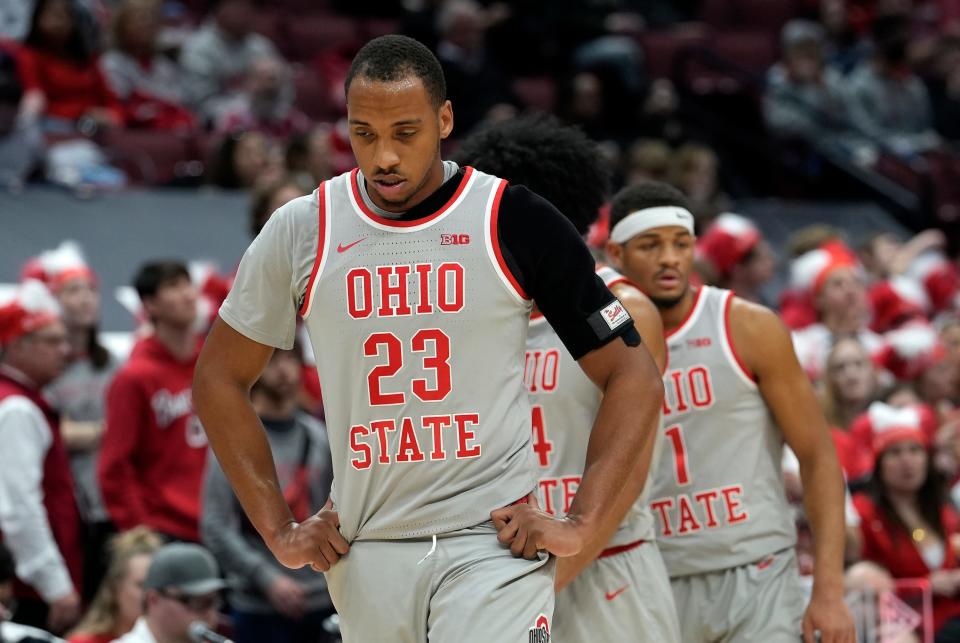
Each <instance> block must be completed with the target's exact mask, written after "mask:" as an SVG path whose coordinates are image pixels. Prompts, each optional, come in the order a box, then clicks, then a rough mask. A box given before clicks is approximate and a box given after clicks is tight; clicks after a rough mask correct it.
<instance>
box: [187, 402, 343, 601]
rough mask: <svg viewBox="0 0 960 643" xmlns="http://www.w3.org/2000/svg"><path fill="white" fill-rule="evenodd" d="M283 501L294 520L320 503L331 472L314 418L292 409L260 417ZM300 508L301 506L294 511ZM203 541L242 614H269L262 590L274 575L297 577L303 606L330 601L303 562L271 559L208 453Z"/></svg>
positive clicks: (323, 437)
mask: <svg viewBox="0 0 960 643" xmlns="http://www.w3.org/2000/svg"><path fill="white" fill-rule="evenodd" d="M263 425H264V427H265V428H266V429H267V439H268V440H269V441H270V450H271V451H272V452H273V461H274V464H275V465H276V467H277V477H278V479H279V481H280V487H281V488H282V489H283V492H284V497H285V498H286V500H287V503H288V504H289V505H291V507H292V508H293V509H294V512H295V514H299V515H297V517H298V518H299V519H301V520H302V519H305V518H307V517H308V516H309V515H310V514H312V513H313V512H315V511H317V510H318V509H319V508H320V507H322V506H323V503H325V502H326V501H327V498H328V497H329V495H330V482H331V480H332V478H333V473H332V471H331V468H330V446H329V444H328V443H327V434H326V429H325V428H324V426H323V423H322V422H320V421H319V420H317V419H315V418H313V417H311V416H309V415H307V414H306V413H297V414H296V416H295V417H291V418H289V419H287V420H263ZM298 510H303V511H298ZM200 534H201V536H202V537H203V544H204V545H206V546H207V548H208V549H210V551H211V552H213V554H214V556H216V557H217V561H218V562H219V563H220V567H221V569H223V572H224V574H225V575H226V577H227V581H228V582H229V583H230V587H231V589H232V590H233V592H232V593H231V594H230V602H231V604H232V605H233V606H234V607H235V608H237V609H238V610H241V611H243V612H247V613H254V614H272V613H275V612H276V610H275V608H274V607H273V606H272V605H271V603H270V601H269V599H268V598H267V590H268V588H269V587H270V585H271V583H273V581H274V580H276V578H277V577H278V576H281V575H284V576H288V577H289V578H291V579H292V580H295V581H297V583H298V584H300V586H301V587H302V588H303V589H304V591H305V594H306V600H305V606H306V609H307V611H308V612H309V611H313V610H319V609H324V608H328V607H329V606H330V597H329V595H327V583H326V580H325V578H324V576H323V574H318V573H316V572H315V571H313V570H311V569H310V568H309V567H302V568H300V569H288V568H286V567H284V566H283V565H281V564H280V563H279V562H277V559H276V558H275V557H274V556H273V554H272V553H270V550H269V549H268V548H267V546H266V545H265V544H264V542H263V538H261V537H260V534H258V533H257V532H256V531H255V530H254V528H253V526H252V525H251V524H250V522H249V521H248V520H247V518H246V516H245V515H244V513H243V508H242V507H241V506H240V502H239V501H238V500H237V498H236V496H235V495H234V493H233V489H232V488H231V487H230V482H229V481H228V480H227V477H226V476H225V475H224V473H223V469H222V468H221V467H220V464H219V463H218V462H217V459H216V457H214V456H213V453H212V452H211V453H210V457H209V459H208V461H207V472H206V478H205V483H204V489H203V514H202V516H201V519H200Z"/></svg>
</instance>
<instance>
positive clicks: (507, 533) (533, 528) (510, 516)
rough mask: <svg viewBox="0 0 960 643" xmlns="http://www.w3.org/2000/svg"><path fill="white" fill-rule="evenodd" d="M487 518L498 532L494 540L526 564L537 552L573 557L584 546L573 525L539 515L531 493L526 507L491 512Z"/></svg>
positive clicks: (540, 512)
mask: <svg viewBox="0 0 960 643" xmlns="http://www.w3.org/2000/svg"><path fill="white" fill-rule="evenodd" d="M490 518H491V519H492V520H493V526H494V527H496V529H497V540H499V541H500V542H502V543H503V544H505V545H510V552H511V553H512V554H513V555H514V556H523V557H524V558H526V559H528V560H533V559H534V558H536V557H537V552H538V551H540V550H544V551H548V552H550V553H551V554H553V555H554V556H575V555H577V554H578V553H580V550H581V549H582V548H583V543H584V542H585V538H584V536H583V534H582V533H581V529H580V526H579V525H578V524H577V523H576V522H574V521H573V520H569V519H567V518H557V517H555V516H552V515H550V514H548V513H546V512H545V511H542V510H541V509H540V505H539V503H538V502H537V497H536V494H533V493H531V494H530V496H528V498H527V502H525V503H521V504H514V505H510V506H509V507H503V508H501V509H496V510H494V511H492V512H491V513H490Z"/></svg>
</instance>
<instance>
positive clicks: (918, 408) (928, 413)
mask: <svg viewBox="0 0 960 643" xmlns="http://www.w3.org/2000/svg"><path fill="white" fill-rule="evenodd" d="M936 430H937V419H936V415H935V414H934V412H933V410H932V409H931V408H930V407H929V406H926V405H925V404H915V405H912V406H906V407H895V406H890V405H889V404H885V403H884V402H874V403H873V404H871V405H870V408H868V409H867V411H866V413H863V414H861V415H860V416H859V417H857V419H855V420H854V421H853V424H852V425H851V433H852V435H853V436H854V437H855V438H857V439H858V440H859V441H861V442H862V443H863V444H869V445H870V447H871V449H872V450H873V455H874V457H878V456H879V455H880V454H881V453H883V452H884V450H885V449H887V448H888V447H890V446H891V445H893V444H896V443H897V442H903V441H906V440H909V441H911V442H917V443H919V444H921V445H923V447H924V448H930V445H931V444H932V443H933V435H934V433H936Z"/></svg>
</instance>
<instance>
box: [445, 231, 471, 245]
mask: <svg viewBox="0 0 960 643" xmlns="http://www.w3.org/2000/svg"><path fill="white" fill-rule="evenodd" d="M468 243H470V235H469V234H449V233H443V234H441V235H440V245H441V246H465V245H467V244H468Z"/></svg>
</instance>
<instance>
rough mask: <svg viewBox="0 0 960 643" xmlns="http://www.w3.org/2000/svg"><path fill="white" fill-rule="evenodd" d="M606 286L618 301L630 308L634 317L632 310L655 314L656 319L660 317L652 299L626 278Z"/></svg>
mask: <svg viewBox="0 0 960 643" xmlns="http://www.w3.org/2000/svg"><path fill="white" fill-rule="evenodd" d="M607 287H608V288H609V289H610V292H612V293H613V294H614V295H615V296H616V298H617V299H619V300H620V303H622V304H623V305H624V306H626V307H627V308H628V309H629V310H630V314H631V315H633V316H634V317H635V316H636V315H635V314H634V312H635V311H637V312H641V313H643V314H644V315H652V316H655V317H656V318H657V319H659V318H660V311H659V310H657V307H656V305H655V304H654V303H653V301H651V299H650V298H649V297H647V296H646V295H645V294H644V293H643V291H642V290H640V288H638V287H637V286H636V285H634V284H633V283H631V282H630V281H629V280H628V279H626V278H624V279H620V280H618V281H614V282H613V283H611V284H609V285H608V286H607Z"/></svg>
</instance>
